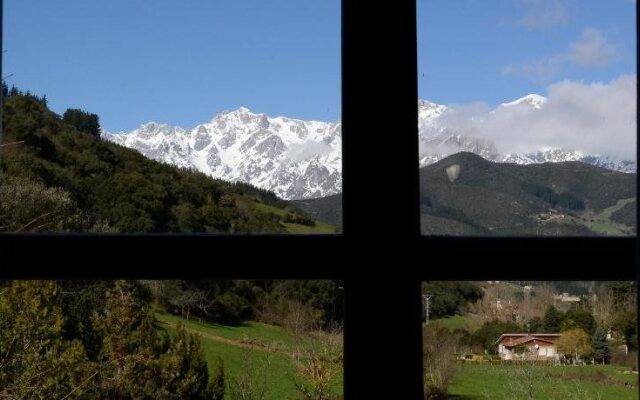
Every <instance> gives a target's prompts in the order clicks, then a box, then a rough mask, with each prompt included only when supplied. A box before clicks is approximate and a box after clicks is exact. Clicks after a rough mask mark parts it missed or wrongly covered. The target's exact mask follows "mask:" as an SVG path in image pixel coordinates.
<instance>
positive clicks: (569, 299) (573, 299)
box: [553, 293, 581, 303]
mask: <svg viewBox="0 0 640 400" xmlns="http://www.w3.org/2000/svg"><path fill="white" fill-rule="evenodd" d="M553 299H554V300H556V301H561V302H563V303H577V302H579V301H580V300H581V299H580V297H579V296H574V295H570V294H569V293H561V294H556V295H554V296H553Z"/></svg>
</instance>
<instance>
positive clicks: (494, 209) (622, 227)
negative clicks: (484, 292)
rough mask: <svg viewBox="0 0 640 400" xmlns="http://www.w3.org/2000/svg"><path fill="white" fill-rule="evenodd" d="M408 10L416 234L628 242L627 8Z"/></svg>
mask: <svg viewBox="0 0 640 400" xmlns="http://www.w3.org/2000/svg"><path fill="white" fill-rule="evenodd" d="M417 4H418V46H419V50H418V57H419V66H418V72H419V76H418V82H419V96H420V100H419V101H418V109H419V142H420V167H421V170H420V175H421V178H420V189H421V194H422V195H421V226H422V231H423V233H424V234H428V235H506V236H531V235H534V236H535V235H544V236H556V235H558V236H560V235H569V236H593V235H602V236H609V235H613V236H628V235H635V234H636V230H637V228H636V170H637V165H636V130H637V123H636V110H637V104H636V81H637V77H636V54H637V52H636V21H635V7H636V5H635V2H633V1H616V2H613V3H612V2H609V1H592V2H589V6H588V7H587V6H584V5H583V4H582V3H580V2H575V1H564V0H539V1H524V0H523V1H494V2H490V3H487V2H481V1H465V2H462V1H455V2H451V1H444V0H420V1H418V3H417Z"/></svg>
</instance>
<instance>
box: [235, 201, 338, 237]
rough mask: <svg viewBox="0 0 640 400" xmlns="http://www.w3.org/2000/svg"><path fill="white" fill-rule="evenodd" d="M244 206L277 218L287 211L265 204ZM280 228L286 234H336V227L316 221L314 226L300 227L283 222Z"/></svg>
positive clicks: (299, 225)
mask: <svg viewBox="0 0 640 400" xmlns="http://www.w3.org/2000/svg"><path fill="white" fill-rule="evenodd" d="M244 204H245V206H250V207H253V209H255V210H257V211H260V212H263V213H265V214H269V213H272V214H276V215H279V216H284V215H286V214H287V211H285V210H283V209H281V208H277V207H273V206H270V205H267V204H263V203H258V202H252V203H248V202H244ZM282 226H284V228H285V230H286V231H287V233H296V234H314V233H315V234H327V233H336V227H335V226H333V225H329V224H326V223H324V222H320V221H316V224H315V225H314V226H308V225H302V224H293V223H290V222H283V223H282Z"/></svg>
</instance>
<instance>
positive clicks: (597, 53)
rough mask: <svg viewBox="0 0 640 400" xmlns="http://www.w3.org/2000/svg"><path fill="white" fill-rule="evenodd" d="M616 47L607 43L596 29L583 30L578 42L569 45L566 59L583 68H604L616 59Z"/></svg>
mask: <svg viewBox="0 0 640 400" xmlns="http://www.w3.org/2000/svg"><path fill="white" fill-rule="evenodd" d="M617 54H618V50H617V46H615V45H613V44H611V43H609V42H608V41H607V39H606V38H605V37H604V35H603V34H602V32H600V31H599V30H597V29H585V30H584V31H583V32H582V36H581V37H580V40H578V41H577V42H575V43H572V44H571V51H570V52H569V54H568V57H569V59H570V60H571V61H573V62H575V63H576V64H578V65H580V66H583V67H606V66H607V65H609V64H611V62H612V61H613V60H614V59H615V58H616V56H617Z"/></svg>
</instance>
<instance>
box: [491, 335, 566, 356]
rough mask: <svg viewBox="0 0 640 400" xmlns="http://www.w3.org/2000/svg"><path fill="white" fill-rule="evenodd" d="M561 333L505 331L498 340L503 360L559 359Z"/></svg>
mask: <svg viewBox="0 0 640 400" xmlns="http://www.w3.org/2000/svg"><path fill="white" fill-rule="evenodd" d="M558 338H560V334H559V333H505V334H502V335H501V336H500V338H499V339H498V340H497V341H496V344H497V345H498V355H499V356H500V358H501V359H503V360H557V359H559V357H560V355H559V354H558V351H557V348H556V344H555V343H556V341H557V340H558Z"/></svg>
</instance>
